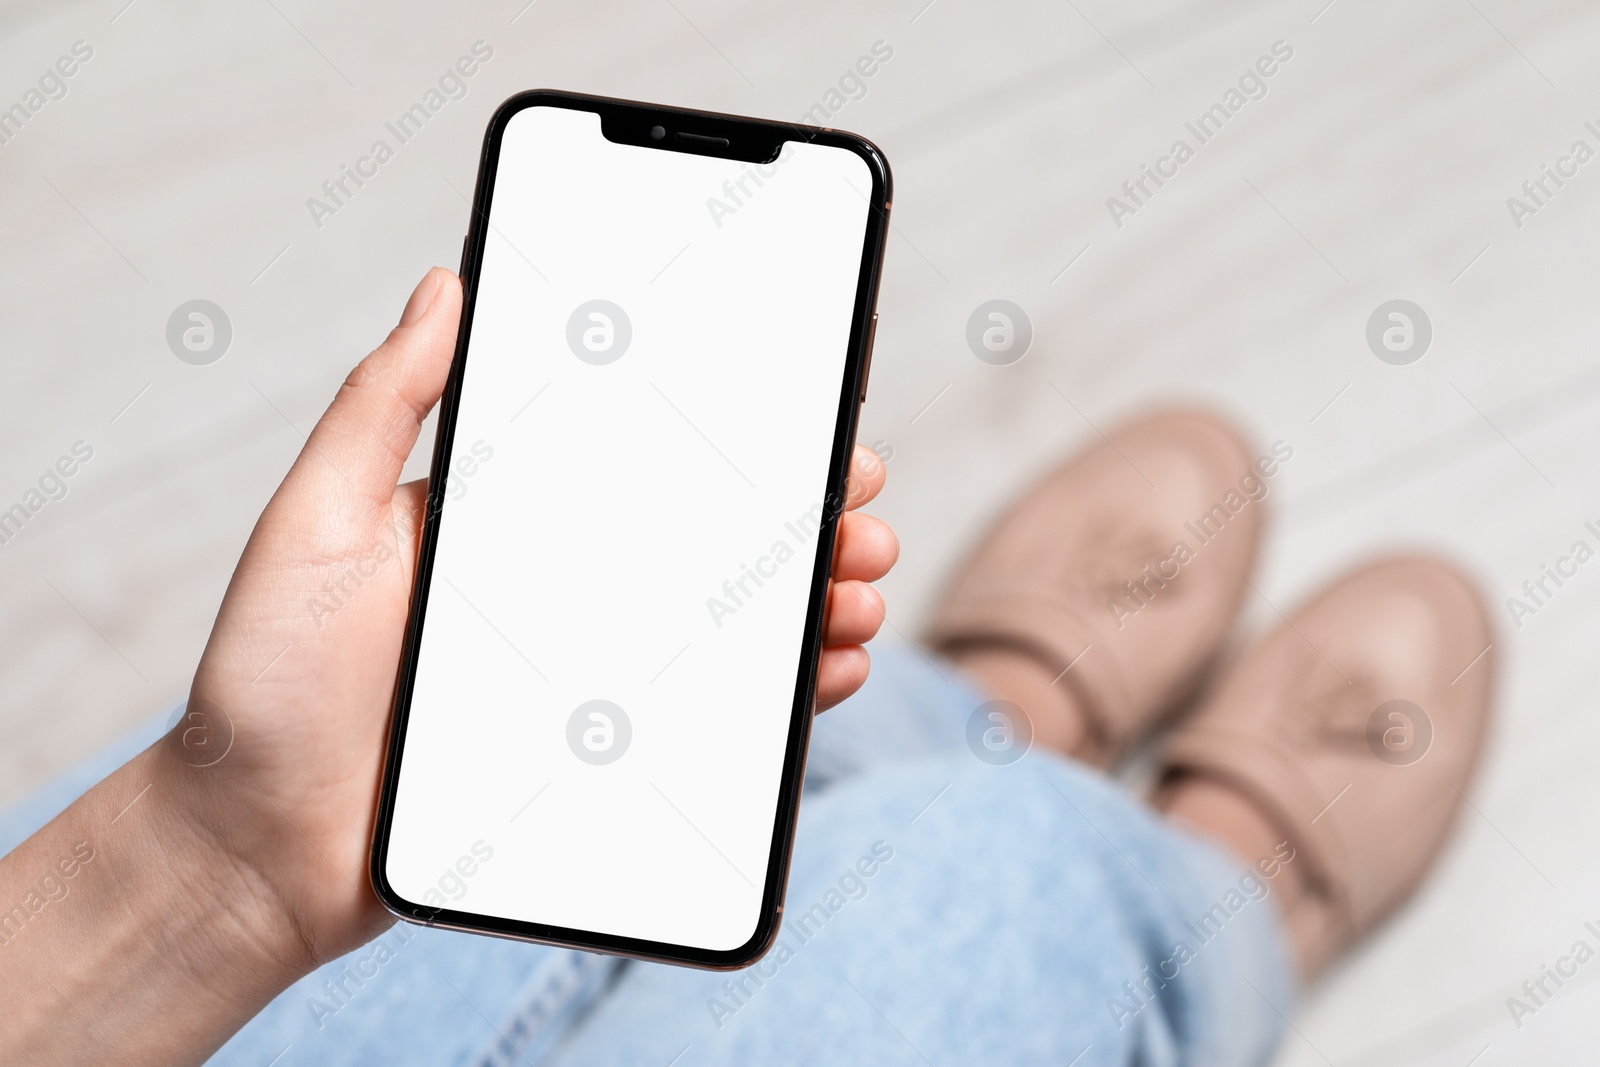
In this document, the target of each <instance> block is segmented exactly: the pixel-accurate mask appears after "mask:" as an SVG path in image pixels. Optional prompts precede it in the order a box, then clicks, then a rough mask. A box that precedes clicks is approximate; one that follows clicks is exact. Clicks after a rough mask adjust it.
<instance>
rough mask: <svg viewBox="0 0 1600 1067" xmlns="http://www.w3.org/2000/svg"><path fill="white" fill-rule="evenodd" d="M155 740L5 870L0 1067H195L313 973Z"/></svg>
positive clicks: (293, 934) (293, 936)
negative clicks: (47, 1065)
mask: <svg viewBox="0 0 1600 1067" xmlns="http://www.w3.org/2000/svg"><path fill="white" fill-rule="evenodd" d="M163 744H164V742H163V743H160V744H157V745H155V746H153V747H152V748H149V749H146V750H145V751H144V752H143V753H141V754H140V755H138V756H136V757H134V759H132V760H130V761H129V762H128V763H126V764H124V765H123V766H122V767H121V768H119V769H118V770H117V771H116V772H115V773H113V774H112V775H111V776H110V777H108V778H106V779H105V780H104V781H102V782H100V783H99V784H98V785H96V786H95V787H94V788H93V789H91V790H90V791H89V792H88V793H86V794H84V795H83V796H82V797H80V798H78V800H76V801H74V802H73V804H72V805H71V806H69V807H68V808H67V809H66V810H65V811H64V812H62V813H61V814H60V815H58V816H57V817H56V818H55V819H53V820H52V821H51V822H50V823H49V824H48V825H47V826H45V827H44V828H43V829H42V830H40V831H39V832H38V833H36V834H34V835H33V836H32V837H30V838H29V839H28V840H27V841H25V842H23V844H22V845H20V846H19V847H18V848H17V849H16V850H15V851H13V852H12V853H10V854H9V855H7V856H5V857H3V858H0V902H4V906H5V907H11V906H12V904H15V905H16V907H15V908H13V910H12V913H11V915H12V919H11V923H10V925H9V926H8V927H6V930H5V937H4V939H3V943H0V998H3V1000H4V1002H5V1003H6V1005H7V1007H8V1009H10V1010H8V1012H7V1017H8V1020H9V1021H8V1023H7V1025H6V1026H3V1027H0V1062H5V1063H12V1062H29V1063H31V1062H52V1063H55V1062H62V1063H67V1062H72V1063H78V1062H83V1063H86V1062H127V1063H133V1064H145V1063H150V1064H174V1063H200V1062H202V1061H203V1060H205V1058H206V1057H207V1056H209V1055H210V1054H211V1053H212V1052H213V1051H215V1050H216V1049H217V1048H219V1047H220V1046H221V1045H222V1044H223V1043H224V1042H226V1041H227V1039H228V1038H229V1037H230V1036H231V1035H232V1034H233V1033H234V1032H235V1031H236V1030H237V1029H238V1028H239V1027H240V1026H243V1025H244V1024H245V1023H246V1022H248V1021H249V1020H250V1018H251V1017H252V1016H254V1015H255V1014H256V1013H257V1012H258V1011H260V1010H261V1008H262V1007H264V1006H265V1005H266V1004H267V1002H268V1001H270V1000H271V999H272V998H273V997H274V996H276V995H277V994H278V993H279V992H280V991H281V990H282V989H284V988H285V987H287V986H288V985H289V984H291V983H292V982H293V981H294V980H295V979H297V978H298V977H299V976H300V975H301V974H303V973H305V972H306V971H307V970H309V969H310V967H311V966H312V965H313V958H312V955H311V953H310V952H308V950H307V948H306V943H305V940H304V938H302V937H300V936H299V932H298V931H297V930H296V928H295V923H294V922H293V920H292V919H291V918H290V916H289V913H288V912H287V910H286V909H284V908H283V907H282V906H281V904H280V903H279V901H278V900H277V898H276V897H275V895H274V894H273V893H272V892H271V889H270V886H268V885H266V884H265V883H264V882H263V881H262V880H261V879H260V878H259V877H258V875H257V874H256V872H255V869H254V868H252V867H251V865H249V864H241V863H240V862H239V861H238V859H237V855H238V853H237V852H236V851H235V850H231V849H227V848H219V847H218V845H217V842H216V840H215V837H214V831H213V830H211V829H210V827H211V826H215V825H216V823H215V822H214V821H207V820H201V819H197V818H196V817H195V816H194V814H193V813H194V811H195V810H196V808H195V807H194V805H195V804H196V803H197V801H199V800H200V794H199V793H197V791H196V789H195V786H196V782H195V781H194V780H193V779H192V778H191V777H187V776H185V775H184V774H183V773H182V772H184V771H188V770H192V768H189V767H186V766H184V765H183V764H182V762H181V761H175V760H172V759H171V758H170V754H164V753H163V751H162V748H163ZM175 1005H182V1010H181V1012H179V1011H176V1010H175V1007H174V1006H175Z"/></svg>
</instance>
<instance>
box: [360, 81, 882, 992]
mask: <svg viewBox="0 0 1600 1067" xmlns="http://www.w3.org/2000/svg"><path fill="white" fill-rule="evenodd" d="M889 207H890V174H889V167H888V164H887V162H886V161H885V160H884V158H883V155H882V153H881V152H879V151H878V149H877V148H875V147H874V146H873V145H872V144H870V143H869V142H867V141H866V140H863V139H862V138H860V137H857V136H855V135H853V134H848V133H841V132H839V131H836V130H825V129H817V128H813V127H807V126H799V125H795V124H792V123H784V122H771V121H760V120H755V119H748V118H738V117H734V116H730V115H719V114H711V113H707V112H702V111H690V110H684V109H680V108H670V107H661V106H657V105H652V104H641V103H634V102H629V101H622V100H611V99H604V98H600V97H593V96H580V95H574V94H569V93H561V92H551V91H536V92H528V93H522V94H520V95H517V96H514V97H512V98H511V99H510V100H508V101H506V102H505V103H504V104H503V105H502V106H501V107H500V108H499V109H498V110H497V111H496V112H495V114H494V117H493V118H492V119H491V121H490V123H489V129H488V133H487V135H486V136H485V139H484V147H483V156H482V161H481V165H480V169H479V173H478V181H477V186H476V191H475V194H474V197H473V204H472V218H471V225H470V228H469V230H468V233H467V236H466V242H465V248H464V251H463V258H462V265H461V278H462V285H463V291H464V296H465V304H464V307H463V310H462V314H461V330H460V336H459V339H458V341H457V344H456V352H455V362H454V365H453V367H452V370H451V374H450V378H449V383H448V386H447V387H446V390H445V393H444V398H443V401H442V403H441V407H440V416H439V429H438V439H437V442H436V444H435V447H434V456H433V464H432V468H431V481H430V490H429V496H428V501H429V506H428V510H427V515H426V519H425V523H424V526H423V532H422V540H421V545H420V557H419V560H418V566H417V571H416V582H415V588H414V590H413V594H412V600H411V615H410V621H409V626H408V630H407V634H406V638H405V644H404V648H403V652H402V657H401V663H400V670H399V677H398V684H397V689H396V696H395V705H394V712H393V719H392V725H391V728H390V736H389V746H388V755H387V763H386V766H385V771H384V777H383V785H382V789H381V792H380V797H379V805H378V813H377V821H376V831H375V834H374V840H373V846H372V863H371V873H372V881H373V885H374V887H375V889H376V890H377V893H378V896H379V898H380V899H381V900H382V901H383V903H384V904H385V905H386V906H387V907H388V908H389V909H390V910H392V911H394V912H395V913H396V914H397V915H399V916H400V917H402V918H405V919H409V920H412V921H415V922H421V923H426V924H429V925H433V926H439V927H445V928H450V929H457V930H467V931H474V932H478V933H485V934H495V935H500V936H505V937H511V938H518V939H524V940H528V941H537V942H543V943H548V944H556V945H563V946H567V947H571V948H578V949H585V950H589V951H597V952H607V953H615V954H620V955H626V956H632V957H637V958H643V959H650V960H659V961H666V962H671V963H678V964H687V965H692V966H700V967H710V968H733V967H740V966H744V965H747V964H749V963H751V962H752V961H754V960H756V959H757V958H759V957H760V955H761V954H762V953H763V952H764V951H765V950H766V949H767V948H768V947H769V946H770V945H771V943H772V942H773V940H774V938H775V937H776V936H777V933H778V928H779V923H780V919H781V916H782V911H783V898H784V888H785V881H786V877H787V872H788V864H789V856H790V850H791V846H792V842H793V836H794V827H795V819H796V814H797V807H798V803H799V798H800V786H801V778H802V775H803V771H804V765H805V753H806V743H807V739H808V737H809V734H810V726H811V719H812V711H813V699H814V687H815V679H816V671H817V662H818V658H819V656H820V654H821V647H822V632H821V631H822V622H823V615H824V606H825V598H826V594H827V584H828V576H829V569H830V566H831V563H832V558H833V540H834V531H835V528H836V525H837V523H838V520H839V515H840V512H841V511H842V510H843V504H844V499H845V492H846V475H847V471H848V468H849V463H850V458H851V452H852V449H853V446H854V441H855V430H856V416H857V412H858V411H859V408H860V405H861V403H862V401H863V400H864V399H865V396H866V383H867V373H868V367H869V361H870V353H871V345H872V337H873V332H874V330H873V326H874V323H875V322H876V315H875V313H874V311H873V307H874V303H875V300H876V296H877V290H878V279H879V275H880V272H881V267H882V260H883V252H884V243H885V235H886V232H887V228H888V215H889Z"/></svg>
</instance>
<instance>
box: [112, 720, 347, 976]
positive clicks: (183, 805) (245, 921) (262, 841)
mask: <svg viewBox="0 0 1600 1067" xmlns="http://www.w3.org/2000/svg"><path fill="white" fill-rule="evenodd" d="M181 737H182V730H181V729H180V730H176V731H173V732H172V733H169V734H168V735H166V736H165V737H163V738H162V739H161V740H160V741H159V742H157V743H156V744H155V745H153V746H151V747H150V748H149V749H147V750H146V751H145V752H144V753H142V754H141V755H140V756H139V757H136V758H135V759H134V760H133V761H131V762H130V763H129V764H128V767H127V768H125V769H134V768H137V767H139V765H140V764H141V763H145V764H147V766H146V767H144V768H142V769H144V770H146V777H147V778H148V779H149V781H150V782H151V783H152V788H151V790H150V793H149V795H147V796H146V798H145V799H146V800H153V801H154V803H153V804H152V805H151V807H150V810H149V811H148V812H147V813H146V820H145V821H146V822H147V823H148V826H149V830H150V831H151V838H152V847H153V851H152V855H151V857H150V863H149V865H148V869H147V875H148V877H147V878H146V879H145V881H146V882H147V883H148V888H149V889H150V890H151V891H152V899H151V901H150V904H151V906H152V907H153V908H154V909H155V910H156V911H158V912H164V913H165V918H164V921H165V922H166V923H167V924H168V925H169V926H170V925H172V924H178V926H179V927H180V928H181V929H182V934H183V936H185V937H188V938H191V939H192V943H193V944H194V945H195V947H196V956H197V958H196V960H195V961H194V962H195V963H196V964H197V965H198V966H199V969H200V971H201V972H202V973H204V972H205V971H210V970H212V969H215V971H216V972H217V974H216V977H217V978H218V980H219V981H222V982H224V983H226V984H228V985H233V984H236V981H237V979H239V978H240V977H243V976H242V975H241V973H240V972H241V969H242V968H241V961H242V960H247V961H248V962H249V963H250V966H249V967H248V968H244V969H247V970H248V971H250V972H253V974H252V976H251V977H253V978H257V979H261V980H262V981H260V982H259V983H258V984H260V985H261V986H262V987H263V988H269V989H270V990H271V993H269V994H268V999H270V997H271V996H272V995H276V992H277V991H278V990H280V989H282V988H285V987H287V986H289V985H290V984H292V983H293V982H294V981H295V980H297V979H298V978H300V977H301V976H302V975H304V974H306V973H308V972H309V971H311V970H312V969H313V968H315V967H316V966H317V964H318V963H320V962H321V961H320V960H319V959H318V958H317V954H316V951H315V947H314V941H313V938H312V937H310V936H309V935H308V933H307V931H306V930H304V929H303V928H302V927H301V925H300V923H299V921H298V920H297V918H296V909H295V908H294V907H292V906H291V904H290V902H289V901H287V900H286V899H285V897H284V895H283V893H282V892H281V891H280V889H279V887H278V886H277V885H276V884H275V883H274V881H273V879H272V877H271V870H272V867H273V864H272V862H271V859H270V857H271V856H273V855H277V854H280V852H279V850H278V849H277V847H276V846H277V841H276V840H275V839H274V837H275V836H277V835H272V834H269V833H268V832H266V831H265V830H264V829H263V828H262V825H261V822H262V820H261V815H260V809H261V808H262V807H265V806H266V802H265V800H264V798H263V797H262V796H261V795H260V794H259V793H257V792H256V791H255V790H253V789H251V788H250V786H249V785H248V781H247V779H245V778H244V777H243V776H242V775H237V774H233V773H230V772H229V771H226V770H222V769H220V768H217V767H215V766H209V765H207V766H196V765H195V762H194V758H193V755H192V752H191V751H190V750H189V749H188V748H187V747H186V746H185V745H184V744H183V743H182V740H181ZM129 814H130V815H131V814H132V811H131V810H130V813H129ZM156 883H164V884H156ZM174 885H176V886H182V887H183V889H182V900H181V901H175V900H174V899H173V895H172V892H171V887H172V886H174ZM175 905H176V906H175ZM147 918H148V919H149V921H162V917H161V916H159V915H150V916H148V917H147ZM240 992H241V993H247V992H248V991H246V990H240ZM263 1003H264V1002H263Z"/></svg>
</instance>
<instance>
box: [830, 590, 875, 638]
mask: <svg viewBox="0 0 1600 1067" xmlns="http://www.w3.org/2000/svg"><path fill="white" fill-rule="evenodd" d="M883 610H884V609H883V596H882V595H881V594H880V593H879V592H878V591H877V590H876V589H874V588H873V587H872V586H870V585H868V584H867V583H866V582H834V583H833V588H832V590H831V593H830V595H829V598H828V622H827V625H826V626H825V627H824V628H823V632H822V643H823V644H824V645H827V646H832V645H861V644H865V643H866V642H868V641H870V640H872V638H873V637H874V636H875V635H876V634H877V632H878V627H880V626H882V625H883Z"/></svg>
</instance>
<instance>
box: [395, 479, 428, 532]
mask: <svg viewBox="0 0 1600 1067" xmlns="http://www.w3.org/2000/svg"><path fill="white" fill-rule="evenodd" d="M427 508H428V479H426V478H418V479H416V480H415V481H411V482H402V483H401V484H400V487H399V488H398V489H396V490H395V491H394V525H395V529H396V530H397V531H400V532H401V533H403V534H405V535H406V537H407V538H408V539H409V540H412V541H414V540H416V539H417V538H418V537H420V536H422V519H423V516H424V515H425V514H427Z"/></svg>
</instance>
